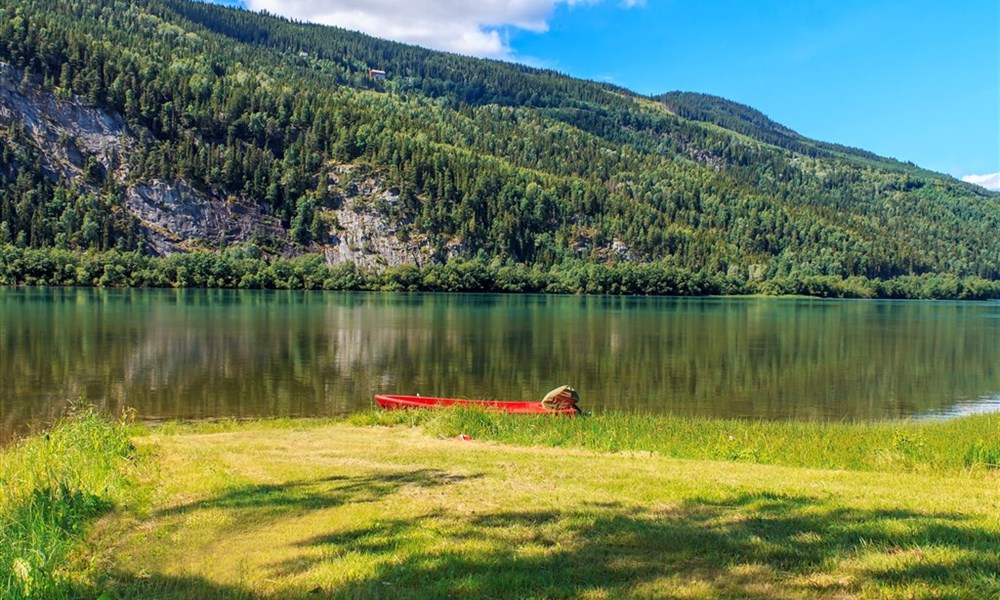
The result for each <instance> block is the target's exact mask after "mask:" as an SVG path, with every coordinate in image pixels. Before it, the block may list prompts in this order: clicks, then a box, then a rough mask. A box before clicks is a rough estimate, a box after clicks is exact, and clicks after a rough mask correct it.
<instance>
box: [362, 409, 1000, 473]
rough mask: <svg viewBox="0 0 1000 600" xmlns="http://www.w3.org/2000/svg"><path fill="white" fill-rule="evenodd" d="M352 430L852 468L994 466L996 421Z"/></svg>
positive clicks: (425, 416) (998, 442)
mask: <svg viewBox="0 0 1000 600" xmlns="http://www.w3.org/2000/svg"><path fill="white" fill-rule="evenodd" d="M352 422H353V423H355V424H358V425H395V424H402V425H408V426H420V427H423V428H424V429H425V430H426V431H428V432H429V433H431V434H432V435H438V436H441V437H454V436H457V435H460V434H463V433H464V434H467V435H470V436H472V437H473V438H476V439H482V440H491V441H497V442H502V443H506V444H516V445H527V446H549V447H561V448H584V449H588V450H596V451H599V452H632V453H635V452H652V453H655V454H658V455H660V456H667V457H673V458H685V459H699V460H723V461H737V462H748V463H759V464H773V465H784V466H790V467H810V468H820V469H846V470H855V471H892V472H896V471H907V472H932V473H933V472H941V471H963V470H972V471H978V470H987V471H988V470H995V469H1000V414H987V415H976V416H971V417H966V418H963V419H955V420H951V421H938V422H935V421H927V422H906V421H904V422H898V421H897V422H889V421H886V422H876V423H871V422H861V423H818V422H787V421H786V422H774V421H748V420H723V419H702V418H690V417H675V416H662V415H657V416H650V415H639V414H625V413H606V414H600V415H597V416H591V417H586V418H571V419H566V418H551V417H548V416H523V417H520V416H519V417H517V418H511V417H508V416H505V415H501V414H497V413H489V412H484V411H480V410H471V409H470V410H454V411H422V412H420V411H395V412H377V411H373V412H368V413H362V414H359V415H357V416H355V417H352Z"/></svg>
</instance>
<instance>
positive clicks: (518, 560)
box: [274, 494, 1000, 599]
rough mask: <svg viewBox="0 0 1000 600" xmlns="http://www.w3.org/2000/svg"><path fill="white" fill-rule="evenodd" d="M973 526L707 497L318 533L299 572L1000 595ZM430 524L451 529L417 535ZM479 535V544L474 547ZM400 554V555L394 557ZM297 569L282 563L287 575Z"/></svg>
mask: <svg viewBox="0 0 1000 600" xmlns="http://www.w3.org/2000/svg"><path fill="white" fill-rule="evenodd" d="M965 521H966V519H964V518H962V517H961V516H956V515H949V514H942V513H935V514H928V513H919V512H909V511H905V510H887V511H886V510H854V509H852V510H845V509H842V508H837V507H831V506H829V505H827V504H825V503H824V502H823V501H821V500H817V499H813V498H808V497H802V496H775V495H773V494H742V495H735V496H732V497H728V498H725V499H723V500H722V501H719V500H712V501H709V500H704V499H703V500H693V501H689V502H686V503H684V504H682V505H680V506H677V507H674V508H672V509H669V510H661V511H651V510H648V509H643V508H626V507H614V506H609V507H597V508H592V509H590V510H578V509H574V510H568V511H551V510H532V509H527V510H511V511H505V512H501V513H492V514H485V515H469V516H464V517H456V516H455V515H452V514H449V515H448V516H447V518H446V519H442V518H441V515H438V514H429V515H425V516H422V517H419V518H415V519H408V520H391V519H390V520H385V521H380V522H378V523H374V524H372V525H371V526H369V527H364V528H358V529H355V530H350V531H347V532H342V533H338V534H336V535H331V536H317V537H315V538H313V539H311V540H309V541H307V542H306V543H305V544H304V545H305V546H311V547H318V548H322V549H323V550H324V551H323V552H322V553H320V555H321V556H323V557H326V558H319V559H314V562H313V563H312V564H310V561H309V560H303V559H302V558H301V557H300V558H298V559H296V562H295V565H294V571H295V572H297V573H302V572H305V571H308V570H309V569H311V568H313V567H317V566H320V563H322V562H323V561H334V560H336V559H335V557H337V556H342V555H343V554H344V553H347V552H353V553H360V554H362V555H367V556H368V557H369V558H370V559H371V561H373V563H376V564H377V565H378V566H377V568H376V569H375V570H374V572H373V573H372V575H371V576H368V577H363V578H359V579H356V580H352V581H350V582H349V583H347V584H344V585H341V586H339V587H337V588H336V589H328V590H324V593H325V594H328V595H330V596H332V597H345V598H357V597H365V598H414V599H431V598H442V597H511V596H514V597H543V598H576V597H584V596H588V595H597V596H600V595H602V594H610V595H611V596H613V597H622V596H624V597H628V596H641V597H664V598H671V597H682V596H684V597H687V596H688V595H690V594H691V593H692V590H695V591H699V594H700V595H701V596H702V597H713V598H747V599H764V598H773V597H776V596H777V597H781V596H786V595H789V593H790V594H792V595H797V594H801V593H805V594H807V595H808V594H812V595H817V596H837V595H853V594H857V593H858V592H859V591H860V590H861V589H863V588H866V586H867V587H870V586H876V587H883V588H890V589H896V590H899V589H902V588H912V589H922V590H924V591H925V593H926V592H927V591H928V590H930V591H931V593H930V595H932V596H934V597H944V598H951V597H954V598H959V597H984V598H985V597H995V596H996V594H997V591H998V589H1000V588H998V587H996V586H998V580H997V572H998V571H997V566H998V565H1000V535H998V533H997V532H995V531H988V530H983V529H978V528H974V527H970V526H969V525H968V523H966V522H965ZM428 528H435V529H437V530H440V531H441V532H442V535H441V536H440V538H439V539H438V540H437V541H432V542H424V543H420V542H416V543H414V542H413V540H420V539H422V538H421V537H420V532H422V531H425V530H426V529H428ZM407 540H410V541H409V542H407ZM484 540H485V541H489V543H487V544H486V549H485V550H484V549H483V545H484ZM465 543H468V544H470V545H475V546H476V548H477V549H478V551H475V552H470V551H468V550H463V549H462V548H463V544H465ZM456 546H457V549H456ZM928 550H930V551H928ZM386 553H392V554H393V559H392V560H385V555H386ZM883 556H884V557H885V558H886V559H888V560H889V562H890V563H891V564H890V565H888V566H886V564H885V561H883V560H882V557H883ZM897 556H898V557H900V558H901V560H897V561H895V562H893V561H892V559H893V557H897ZM845 564H851V565H855V566H850V567H845V568H846V569H847V570H846V571H844V572H845V573H847V574H846V575H845V576H842V577H838V578H832V577H829V576H828V575H829V573H830V572H831V571H832V570H834V568H835V567H836V566H838V565H845ZM289 567H292V565H290V564H278V565H274V568H275V571H276V572H284V571H285V570H286V569H287V568H289ZM970 594H971V596H970ZM991 594H992V596H991Z"/></svg>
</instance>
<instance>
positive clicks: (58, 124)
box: [0, 63, 134, 178]
mask: <svg viewBox="0 0 1000 600" xmlns="http://www.w3.org/2000/svg"><path fill="white" fill-rule="evenodd" d="M22 76H23V74H22V72H21V71H20V70H19V69H15V68H13V67H11V66H10V65H7V64H4V63H0V122H3V123H5V124H16V123H22V124H23V125H24V129H25V131H26V133H27V134H28V135H29V136H30V137H31V139H32V141H33V142H34V143H35V144H36V145H37V146H38V148H39V149H40V150H42V155H43V156H44V157H45V159H46V165H45V166H46V167H47V168H48V170H49V171H50V172H51V173H52V174H53V176H54V177H63V178H74V177H78V176H80V175H81V173H82V169H83V166H84V162H85V160H86V158H87V157H88V156H92V157H94V159H96V160H97V162H98V163H100V165H101V166H102V167H103V168H104V169H105V171H109V170H110V169H111V168H112V167H113V166H115V163H116V162H117V163H119V164H120V165H122V166H121V169H120V172H119V173H116V175H118V176H124V175H125V174H126V173H125V171H126V170H127V164H128V163H127V161H124V160H116V159H119V158H124V156H127V154H128V151H129V150H130V149H131V148H132V146H133V144H134V137H133V136H131V135H130V134H129V132H128V131H127V128H126V125H125V120H124V119H123V118H122V117H121V116H120V115H116V114H113V113H109V112H107V111H103V110H100V109H97V108H91V107H87V106H84V105H83V104H82V103H81V102H79V101H77V100H59V99H57V98H56V97H55V96H54V95H53V94H51V93H49V92H47V91H44V90H42V89H40V88H37V87H35V86H33V85H21V78H22ZM123 155H124V156H123Z"/></svg>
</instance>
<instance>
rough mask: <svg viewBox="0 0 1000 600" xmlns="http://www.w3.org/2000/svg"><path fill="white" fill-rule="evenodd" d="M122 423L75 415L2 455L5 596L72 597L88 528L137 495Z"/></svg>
mask: <svg viewBox="0 0 1000 600" xmlns="http://www.w3.org/2000/svg"><path fill="white" fill-rule="evenodd" d="M133 459H134V448H133V446H132V443H131V442H130V440H129V429H128V427H127V425H126V424H124V423H110V422H109V421H107V420H105V419H104V418H102V417H100V416H99V415H97V414H96V413H95V412H94V411H93V410H92V409H83V410H78V411H76V412H75V413H74V414H72V415H70V416H68V417H66V418H64V419H62V420H61V421H60V422H59V423H58V424H56V425H55V426H54V428H53V429H52V430H51V431H49V432H48V433H45V434H42V435H37V436H34V437H31V438H28V439H26V440H23V441H22V442H20V443H18V444H16V445H14V446H13V447H11V448H7V449H4V450H2V451H0V598H4V599H5V600H14V599H18V598H60V597H67V596H69V595H72V594H71V590H72V588H73V586H74V585H75V583H74V581H73V578H74V576H75V574H79V569H76V568H71V566H70V559H71V557H72V556H73V554H74V552H75V551H76V550H78V549H79V547H80V543H81V540H82V538H83V535H84V530H85V528H86V527H87V525H88V524H89V523H91V522H93V521H94V520H95V519H96V518H98V517H100V516H101V515H104V514H107V513H109V512H110V511H113V510H114V509H115V508H116V507H120V506H123V505H125V504H128V503H129V502H130V501H131V500H132V499H134V498H135V497H136V494H137V487H136V485H135V482H134V469H133V466H132V460H133Z"/></svg>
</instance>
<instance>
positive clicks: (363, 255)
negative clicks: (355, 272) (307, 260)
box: [321, 165, 464, 269]
mask: <svg viewBox="0 0 1000 600" xmlns="http://www.w3.org/2000/svg"><path fill="white" fill-rule="evenodd" d="M330 182H331V187H330V189H331V191H332V193H333V195H334V198H335V200H334V204H335V205H336V206H338V208H336V209H332V210H328V211H326V215H325V216H326V218H327V220H328V221H329V222H332V223H333V224H334V225H333V228H332V230H331V232H330V238H329V240H327V241H326V243H325V244H322V245H321V247H322V249H323V252H324V253H325V254H326V260H327V262H328V263H329V264H336V263H342V262H353V263H355V264H357V265H358V266H359V267H362V268H369V269H378V268H380V267H395V266H398V265H401V264H405V263H414V264H418V265H422V264H424V263H426V262H428V261H430V260H432V258H443V259H447V258H449V257H451V256H453V255H455V254H458V253H460V252H461V251H462V250H464V248H463V247H462V246H461V245H460V244H457V243H455V242H453V241H451V242H446V243H443V244H441V251H440V252H439V256H438V257H435V256H434V255H435V244H433V243H432V241H431V240H429V239H428V237H427V235H426V234H423V233H418V232H415V231H414V229H415V228H414V227H413V223H412V220H411V219H410V218H409V217H407V216H406V215H403V214H400V211H399V210H398V205H399V195H398V194H397V193H396V192H395V191H394V190H393V189H392V188H391V187H390V186H389V185H388V184H387V183H386V181H385V180H384V178H381V177H379V176H378V174H377V173H375V172H373V171H372V170H371V169H370V168H368V167H358V166H354V165H340V166H337V167H334V168H333V170H332V172H331V173H330ZM392 215H395V217H393V216H392Z"/></svg>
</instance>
